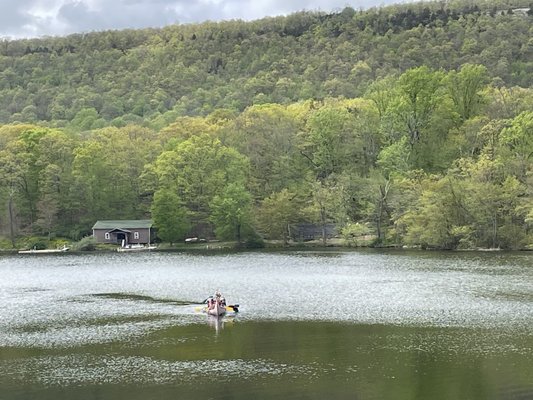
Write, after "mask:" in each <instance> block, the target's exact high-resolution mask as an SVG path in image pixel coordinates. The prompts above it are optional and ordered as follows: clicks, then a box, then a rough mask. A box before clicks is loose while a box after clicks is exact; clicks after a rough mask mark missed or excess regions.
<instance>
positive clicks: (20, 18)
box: [0, 0, 33, 36]
mask: <svg viewBox="0 0 533 400" xmlns="http://www.w3.org/2000/svg"><path fill="white" fill-rule="evenodd" d="M31 4H33V0H2V1H1V2H0V35H6V36H9V35H13V36H18V35H20V34H21V33H22V32H23V28H22V27H23V26H25V25H28V24H30V23H32V17H31V15H29V14H28V13H27V11H26V10H28V8H29V7H30V6H31Z"/></svg>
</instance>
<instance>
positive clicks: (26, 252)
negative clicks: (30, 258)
mask: <svg viewBox="0 0 533 400" xmlns="http://www.w3.org/2000/svg"><path fill="white" fill-rule="evenodd" d="M69 250H70V249H69V248H68V247H67V246H63V247H62V248H60V249H42V250H37V249H35V248H33V249H30V250H19V251H18V253H19V254H50V253H64V252H66V251H69Z"/></svg>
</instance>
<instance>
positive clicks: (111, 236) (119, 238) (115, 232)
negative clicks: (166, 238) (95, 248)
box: [93, 219, 154, 247]
mask: <svg viewBox="0 0 533 400" xmlns="http://www.w3.org/2000/svg"><path fill="white" fill-rule="evenodd" d="M152 226H153V221H152V220H150V219H137V220H118V221H96V224H94V226H93V236H94V238H95V239H96V241H97V242H98V243H111V244H118V245H120V246H122V247H125V246H128V245H131V244H150V243H151V242H152V240H153V239H154V232H153V227H152Z"/></svg>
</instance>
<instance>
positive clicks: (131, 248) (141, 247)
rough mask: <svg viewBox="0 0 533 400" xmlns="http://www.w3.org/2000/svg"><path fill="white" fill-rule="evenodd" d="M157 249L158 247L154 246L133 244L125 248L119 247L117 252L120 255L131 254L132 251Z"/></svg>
mask: <svg viewBox="0 0 533 400" xmlns="http://www.w3.org/2000/svg"><path fill="white" fill-rule="evenodd" d="M155 249H157V246H153V245H148V246H145V245H143V244H131V245H127V246H124V247H119V248H118V249H117V251H118V252H119V253H125V252H130V251H150V250H155Z"/></svg>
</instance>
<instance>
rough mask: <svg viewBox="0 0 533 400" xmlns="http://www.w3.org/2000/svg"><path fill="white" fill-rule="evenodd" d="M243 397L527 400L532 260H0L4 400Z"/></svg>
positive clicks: (532, 385)
mask: <svg viewBox="0 0 533 400" xmlns="http://www.w3.org/2000/svg"><path fill="white" fill-rule="evenodd" d="M216 289H220V290H221V291H222V292H223V293H224V294H225V295H226V298H227V299H228V301H229V303H238V304H240V313H239V314H238V315H236V316H226V317H224V318H223V319H216V318H209V317H207V316H206V315H204V314H202V313H199V312H198V310H197V308H198V306H199V304H198V303H201V302H202V301H203V300H204V299H205V298H206V297H207V296H208V295H210V294H212V293H213V292H214V291H215V290H216ZM251 398H254V399H274V398H275V399H325V398H327V399H330V400H331V399H360V400H363V399H395V400H402V399H476V400H477V399H480V400H481V399H483V400H488V399H489V400H490V399H517V400H518V399H520V400H525V399H533V254H530V253H529V254H528V253H468V252H464V253H463V252H460V253H459V252H457V253H433V252H405V251H402V252H400V251H381V252H380V251H370V250H368V251H337V250H329V251H319V250H314V251H301V252H298V251H291V252H247V253H213V254H199V253H198V254H194V253H160V252H153V253H138V254H124V253H122V254H119V253H117V254H83V255H79V254H61V255H43V256H35V255H28V256H22V255H16V256H2V257H0V399H1V400H11V399H21V400H22V399H25V400H37V399H39V400H48V399H50V400H52V399H54V400H57V399H82V400H83V399H117V400H118V399H134V400H136V399H143V400H145V399H251Z"/></svg>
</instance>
